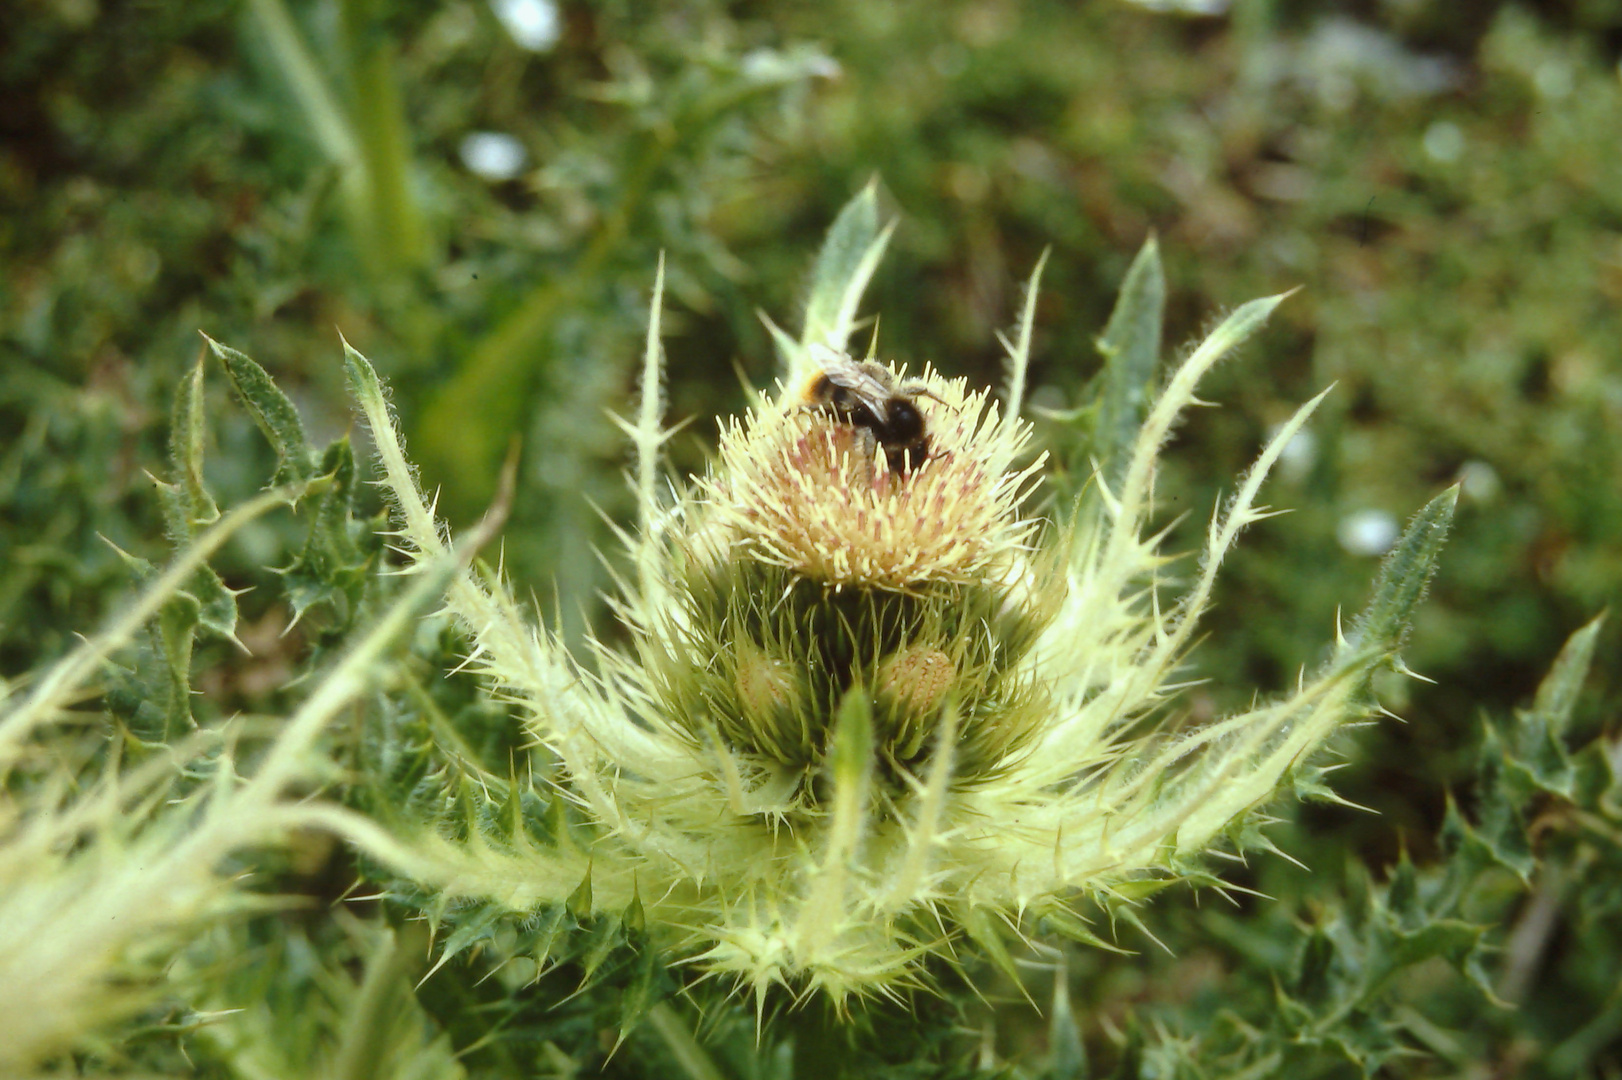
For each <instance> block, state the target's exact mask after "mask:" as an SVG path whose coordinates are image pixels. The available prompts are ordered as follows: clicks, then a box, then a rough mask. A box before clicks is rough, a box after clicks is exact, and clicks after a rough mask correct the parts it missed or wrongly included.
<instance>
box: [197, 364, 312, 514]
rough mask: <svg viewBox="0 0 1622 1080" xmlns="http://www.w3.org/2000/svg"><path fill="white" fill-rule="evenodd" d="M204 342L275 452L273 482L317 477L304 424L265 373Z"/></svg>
mask: <svg viewBox="0 0 1622 1080" xmlns="http://www.w3.org/2000/svg"><path fill="white" fill-rule="evenodd" d="M204 340H206V341H207V342H208V347H209V348H210V349H212V350H213V351H214V355H215V356H217V357H219V358H220V363H222V364H224V365H225V373H226V374H227V375H229V376H230V377H231V385H232V386H234V387H236V391H237V394H238V395H240V396H241V398H242V402H243V404H244V405H246V406H247V407H248V411H249V412H250V413H252V414H253V419H254V423H256V424H258V425H259V430H260V431H263V432H264V433H265V438H267V439H269V440H270V445H271V448H272V449H274V450H275V451H276V477H275V480H274V481H273V482H275V483H281V482H283V481H287V480H308V479H310V478H312V477H315V476H319V475H321V470H320V460H321V459H320V456H319V455H318V454H317V453H316V451H315V448H314V447H313V446H311V445H310V440H309V439H308V438H307V437H306V436H305V434H304V422H303V421H302V420H300V419H299V415H298V410H297V409H295V408H294V407H293V403H292V402H291V401H289V400H288V399H287V395H286V394H284V393H282V392H281V389H280V388H279V387H277V385H276V383H275V381H274V380H273V379H272V378H271V377H270V375H269V373H267V372H266V371H265V369H264V368H262V367H260V366H259V365H258V364H256V363H254V362H253V360H251V359H249V358H248V357H247V356H245V355H243V354H242V353H239V352H237V351H236V350H235V349H232V348H228V347H227V346H224V345H221V344H220V343H219V342H217V341H215V340H214V339H213V338H210V337H206V336H205V339H204Z"/></svg>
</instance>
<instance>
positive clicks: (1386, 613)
mask: <svg viewBox="0 0 1622 1080" xmlns="http://www.w3.org/2000/svg"><path fill="white" fill-rule="evenodd" d="M1458 500H1459V489H1458V487H1457V486H1455V487H1450V488H1448V489H1447V490H1446V491H1444V492H1442V493H1441V494H1440V495H1438V496H1436V498H1434V499H1432V500H1431V501H1430V502H1428V503H1426V504H1425V507H1424V509H1422V510H1420V512H1419V513H1417V514H1415V515H1414V518H1413V520H1412V521H1410V522H1409V523H1408V528H1407V529H1405V530H1403V534H1402V537H1401V538H1400V539H1399V540H1398V541H1397V544H1396V547H1394V548H1392V549H1391V554H1389V555H1387V556H1386V558H1385V562H1384V564H1382V565H1381V567H1380V576H1379V578H1378V579H1377V580H1376V581H1375V583H1374V595H1373V598H1372V599H1370V600H1369V603H1368V606H1367V607H1366V608H1364V609H1363V613H1362V614H1361V615H1359V616H1358V617H1357V621H1356V622H1354V623H1353V624H1352V629H1351V632H1350V633H1349V634H1348V635H1347V644H1348V645H1349V646H1350V647H1352V648H1353V649H1354V650H1356V651H1359V652H1361V651H1363V650H1370V651H1373V652H1375V653H1378V654H1380V655H1382V656H1389V655H1391V654H1393V653H1395V652H1396V651H1397V649H1398V647H1400V646H1401V645H1402V641H1403V638H1405V637H1406V636H1407V633H1408V624H1409V620H1410V619H1411V618H1412V617H1413V613H1414V608H1415V607H1417V606H1418V604H1419V601H1420V600H1421V598H1423V597H1424V595H1425V589H1426V587H1427V586H1428V585H1429V584H1430V579H1431V575H1432V574H1434V573H1435V572H1436V559H1437V556H1438V555H1440V554H1441V550H1442V544H1443V543H1444V542H1445V541H1446V540H1447V532H1448V529H1449V527H1450V526H1451V525H1452V524H1453V508H1454V507H1455V506H1456V505H1457V503H1458Z"/></svg>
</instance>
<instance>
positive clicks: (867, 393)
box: [822, 360, 892, 419]
mask: <svg viewBox="0 0 1622 1080" xmlns="http://www.w3.org/2000/svg"><path fill="white" fill-rule="evenodd" d="M822 370H823V373H824V374H825V375H827V376H828V379H829V381H831V382H832V383H833V384H834V385H835V386H838V387H842V388H844V389H845V390H848V391H850V392H851V393H852V394H854V395H855V396H856V399H857V400H858V401H860V402H861V403H862V404H863V405H866V406H867V408H868V410H869V411H870V412H872V413H873V415H874V416H877V417H879V418H880V419H888V418H889V415H890V398H891V396H892V391H891V389H890V387H889V385H888V384H887V383H884V382H882V381H880V380H879V379H877V378H875V377H874V376H873V375H871V374H869V373H868V372H866V371H864V370H862V368H861V366H860V365H859V364H856V363H854V362H852V361H850V360H838V361H836V362H834V363H833V364H831V365H829V366H827V367H824V368H823V369H822Z"/></svg>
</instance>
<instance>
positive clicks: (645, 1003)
mask: <svg viewBox="0 0 1622 1080" xmlns="http://www.w3.org/2000/svg"><path fill="white" fill-rule="evenodd" d="M663 971H664V965H663V964H661V963H660V962H659V954H658V952H657V951H656V950H655V949H654V948H653V945H652V944H651V943H650V942H643V943H642V949H641V951H640V952H639V953H638V954H637V958H636V966H635V967H634V968H633V969H632V971H631V979H630V982H629V983H627V984H626V987H625V989H624V991H623V992H621V993H620V994H619V995H618V997H619V1014H620V1020H619V1037H618V1039H617V1040H616V1041H615V1043H614V1045H615V1046H616V1047H618V1046H619V1045H620V1044H621V1043H623V1042H624V1041H625V1038H626V1036H628V1035H629V1034H630V1033H631V1032H632V1031H633V1030H635V1029H636V1026H637V1025H638V1024H640V1023H641V1022H642V1019H643V1017H645V1016H647V1015H648V1010H649V1009H650V1008H652V1007H653V1005H654V1004H655V1003H656V1002H657V1001H658V997H659V996H658V993H657V988H658V983H659V976H660V975H661V974H662V973H663Z"/></svg>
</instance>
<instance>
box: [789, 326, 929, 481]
mask: <svg viewBox="0 0 1622 1080" xmlns="http://www.w3.org/2000/svg"><path fill="white" fill-rule="evenodd" d="M812 355H813V357H814V358H815V359H816V361H817V363H818V364H819V365H820V370H818V371H817V372H815V373H814V374H813V375H812V376H811V377H810V378H808V379H807V380H806V381H805V384H804V385H803V386H802V387H801V388H800V395H799V396H800V403H801V404H802V405H803V406H805V407H806V408H811V409H821V410H822V411H823V412H826V413H828V414H829V415H831V416H833V417H834V418H835V419H837V420H839V421H840V422H841V423H844V424H849V425H850V426H851V427H853V428H855V429H856V430H857V431H859V432H863V433H865V435H866V437H867V438H869V439H871V440H872V441H873V442H875V443H877V444H878V445H879V446H880V447H882V448H883V449H884V457H885V460H886V461H888V462H889V464H890V471H891V472H893V473H896V474H898V475H902V476H905V475H906V474H907V473H909V472H911V471H912V470H914V469H916V468H918V467H919V466H920V465H922V464H923V463H924V462H925V461H927V460H929V434H928V432H927V431H926V430H925V427H924V414H923V412H922V411H920V410H919V408H918V399H919V398H921V397H928V398H934V399H935V400H936V401H939V400H940V398H938V397H936V396H935V395H934V394H932V393H930V392H929V389H928V388H927V387H925V386H924V384H923V383H921V382H919V381H918V380H916V379H907V380H905V381H903V382H899V383H898V382H897V381H896V379H895V376H893V375H891V374H890V369H889V368H887V367H885V366H884V365H883V364H880V363H877V362H875V361H873V360H852V359H851V358H850V357H848V356H843V355H841V354H839V353H836V352H834V351H833V350H832V349H826V348H819V347H816V346H813V351H812Z"/></svg>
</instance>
